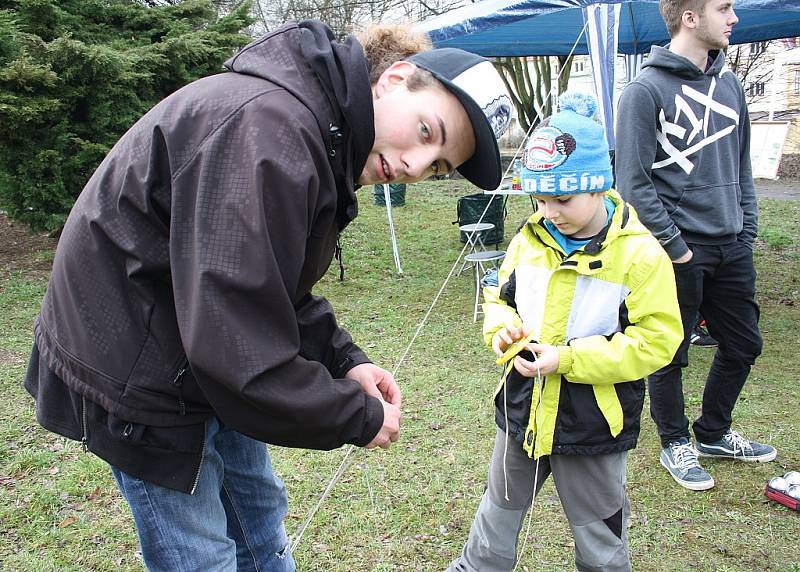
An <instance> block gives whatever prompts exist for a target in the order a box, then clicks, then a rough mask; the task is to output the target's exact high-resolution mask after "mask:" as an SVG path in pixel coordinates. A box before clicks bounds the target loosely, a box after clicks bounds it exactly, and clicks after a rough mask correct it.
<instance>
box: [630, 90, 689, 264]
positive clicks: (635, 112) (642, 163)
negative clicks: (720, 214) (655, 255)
mask: <svg viewBox="0 0 800 572" xmlns="http://www.w3.org/2000/svg"><path fill="white" fill-rule="evenodd" d="M658 112H659V110H658V108H657V106H656V104H655V101H654V100H653V96H652V95H651V94H650V91H649V90H648V89H647V88H646V87H645V86H643V85H641V84H638V83H631V84H629V85H628V86H627V87H626V88H625V90H624V91H623V92H622V96H621V97H620V99H619V107H618V110H617V131H616V132H617V150H616V177H617V189H618V190H619V192H620V194H621V195H622V196H623V198H624V199H625V200H626V201H628V202H629V203H631V204H632V205H633V206H634V208H635V209H636V212H637V213H638V214H639V218H640V219H641V221H642V223H644V225H645V226H646V227H647V228H648V229H649V230H650V232H652V233H653V235H654V236H655V237H656V238H657V239H658V242H659V243H661V246H662V247H663V248H664V250H666V251H667V254H669V257H670V258H671V259H672V260H673V261H682V260H683V259H684V258H685V257H687V256H688V255H689V247H688V246H687V245H686V242H685V241H684V240H683V237H682V236H681V231H680V230H679V229H678V227H677V226H675V223H674V222H672V219H671V218H670V217H669V215H668V214H667V211H666V209H665V208H664V203H663V202H662V201H661V199H660V198H659V196H658V191H657V190H656V187H655V185H654V184H653V176H652V167H653V163H654V162H655V158H656V150H657V145H658V144H657V141H656V132H657V130H658V128H659V125H658Z"/></svg>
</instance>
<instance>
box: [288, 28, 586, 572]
mask: <svg viewBox="0 0 800 572" xmlns="http://www.w3.org/2000/svg"><path fill="white" fill-rule="evenodd" d="M588 25H589V22H588V20H587V22H586V24H585V25H584V27H583V30H581V33H580V34H579V35H578V38H577V39H576V40H575V43H574V44H573V45H572V49H571V50H570V52H569V55H568V56H567V57H568V58H569V57H570V56H572V53H573V52H574V51H575V48H576V46H577V45H578V42H579V41H580V39H581V36H583V34H584V32H585V31H586V27H587V26H588ZM562 72H563V69H561V70H559V72H558V75H557V76H556V84H555V86H551V88H550V91H549V92H548V94H547V96H548V98H550V97H552V93H553V89H555V88H556V87H557V86H558V79H559V78H560V77H561V73H562ZM532 126H533V124H532V125H531V127H532ZM530 130H531V129H530V128H529V129H528V131H527V132H526V133H525V138H523V140H522V143H520V145H519V147H517V150H516V152H515V153H514V158H513V159H512V160H511V162H509V164H508V167H506V170H505V172H504V173H503V178H505V177H506V176H507V175H508V172H509V171H510V170H511V168H512V166H513V164H514V159H516V158H517V156H518V155H519V152H520V150H521V149H522V146H523V145H524V144H525V139H526V138H527V136H528V135H529V133H530ZM501 180H502V179H501ZM496 196H497V195H490V197H489V200H488V201H487V203H486V208H484V209H483V212H482V213H481V216H480V217H479V218H478V224H479V223H480V222H481V221H483V218H484V216H486V213H487V212H488V211H489V207H490V206H491V204H492V201H493V200H494V199H495V197H496ZM477 232H478V231H477V230H473V231H472V232H471V233H470V234H469V237H468V240H467V242H465V243H464V246H463V247H462V248H461V252H460V253H459V255H458V257H457V258H456V260H455V262H454V263H453V266H452V267H451V268H450V272H449V273H448V274H447V277H446V278H445V279H444V283H442V286H441V288H439V291H438V292H437V293H436V296H435V297H434V299H433V302H431V305H430V307H429V308H428V310H427V312H425V316H423V318H422V320H421V321H420V323H419V326H417V329H416V331H415V332H414V335H413V336H412V338H411V341H410V342H408V345H407V346H406V349H405V351H404V352H403V354H402V356H401V357H400V360H399V361H398V362H397V365H396V366H395V368H394V371H393V372H392V375H393V376H395V377H396V375H397V371H398V370H399V369H400V366H401V365H402V364H403V362H404V361H405V359H406V356H407V355H408V352H409V351H410V350H411V347H412V346H413V345H414V342H415V341H416V339H417V337H419V334H420V332H421V331H422V328H423V327H424V326H425V324H426V323H427V321H428V318H429V317H430V315H431V313H432V312H433V309H434V308H435V307H436V303H437V302H438V301H439V298H441V296H442V293H443V292H444V289H445V288H446V287H447V284H448V282H449V281H450V278H451V277H452V276H453V272H454V271H455V269H456V266H458V263H459V262H460V261H461V258H462V257H463V256H464V252H465V251H466V249H467V246H468V245H469V244H470V242H471V241H470V240H469V239H474V238H475V234H476V233H477ZM356 449H361V447H356V446H354V445H350V446H349V447H348V449H347V452H346V453H345V455H344V458H343V459H342V462H341V463H340V464H339V467H338V468H337V469H336V471H335V472H334V473H333V476H332V477H331V480H330V481H329V482H328V485H327V486H326V487H325V490H324V491H323V493H322V495H321V496H320V498H319V500H318V501H317V503H316V504H315V505H314V508H312V509H311V510H310V511H309V512H308V514H307V515H306V518H305V520H304V521H303V523H302V524H301V525H300V527H299V528H298V530H297V532H296V533H295V535H294V537H293V538H294V541H293V542H292V548H291V550H292V552H294V551H295V549H296V548H297V546H298V545H299V544H300V540H301V539H302V538H303V534H305V531H306V529H307V528H308V526H309V524H311V521H312V520H313V518H314V516H315V515H316V514H317V512H318V511H319V509H320V508H321V506H322V503H323V502H324V501H325V499H327V497H328V495H329V494H330V492H331V490H332V489H333V487H334V485H336V483H337V482H338V480H339V479H340V478H341V477H342V475H343V474H344V473H345V471H346V470H347V468H349V466H350V464H351V463H352V461H351V463H348V460H349V459H350V456H351V455H352V454H353V451H355V450H356ZM536 473H537V475H538V473H539V459H537V460H536ZM534 483H535V478H534ZM534 492H535V490H534ZM532 509H533V503H531V510H532ZM529 524H530V522H529ZM523 546H524V545H523ZM515 569H516V567H515Z"/></svg>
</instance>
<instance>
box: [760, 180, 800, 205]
mask: <svg viewBox="0 0 800 572" xmlns="http://www.w3.org/2000/svg"><path fill="white" fill-rule="evenodd" d="M755 183H756V196H758V197H766V198H770V199H784V200H800V179H787V178H783V177H781V178H780V179H776V180H772V179H756V181H755Z"/></svg>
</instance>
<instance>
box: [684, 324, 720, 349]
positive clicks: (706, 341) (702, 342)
mask: <svg viewBox="0 0 800 572" xmlns="http://www.w3.org/2000/svg"><path fill="white" fill-rule="evenodd" d="M689 343H691V344H692V345H693V346H697V347H699V348H715V347H717V346H718V345H719V342H717V340H715V339H714V338H712V337H711V336H710V335H709V334H708V332H707V331H706V330H705V328H703V327H702V326H695V327H694V328H692V333H691V334H689Z"/></svg>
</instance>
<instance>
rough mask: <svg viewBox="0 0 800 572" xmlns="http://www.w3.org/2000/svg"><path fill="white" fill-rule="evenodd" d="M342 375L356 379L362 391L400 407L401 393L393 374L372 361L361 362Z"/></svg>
mask: <svg viewBox="0 0 800 572" xmlns="http://www.w3.org/2000/svg"><path fill="white" fill-rule="evenodd" d="M344 376H345V377H346V378H347V379H352V380H354V381H357V382H358V384H359V385H360V386H361V389H363V390H364V393H366V394H367V395H371V396H372V397H376V398H378V399H380V400H382V401H387V402H389V403H391V404H392V405H394V406H396V407H398V408H399V407H400V401H401V399H402V398H401V395H400V386H398V385H397V382H396V381H395V380H394V376H393V375H392V374H391V373H389V372H388V371H386V370H385V369H383V368H382V367H378V366H377V365H375V364H374V363H362V364H359V365H357V366H355V367H354V368H353V369H351V370H350V371H348V372H347V373H346V374H344Z"/></svg>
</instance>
